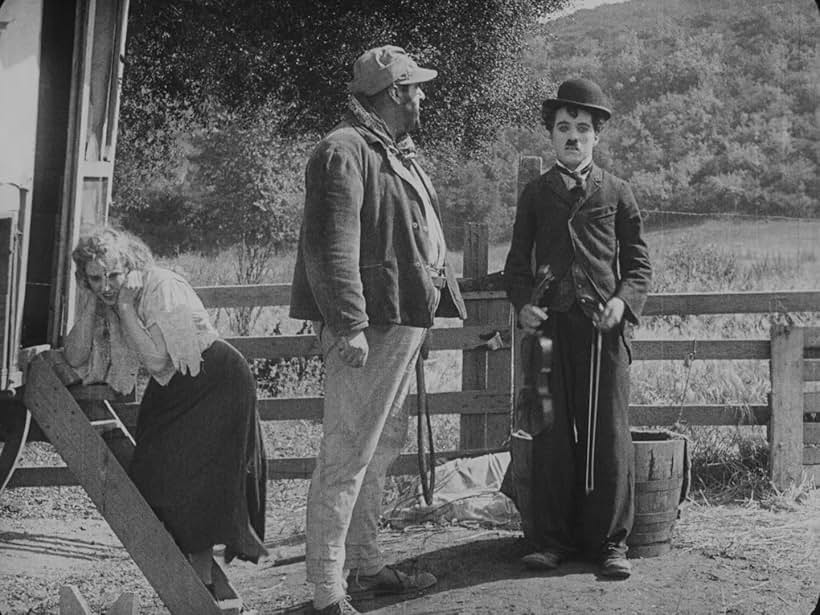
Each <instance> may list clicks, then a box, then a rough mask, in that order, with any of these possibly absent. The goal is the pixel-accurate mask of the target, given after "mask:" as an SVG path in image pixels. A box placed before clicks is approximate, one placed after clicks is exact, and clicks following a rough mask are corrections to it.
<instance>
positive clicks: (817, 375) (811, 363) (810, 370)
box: [803, 357, 820, 382]
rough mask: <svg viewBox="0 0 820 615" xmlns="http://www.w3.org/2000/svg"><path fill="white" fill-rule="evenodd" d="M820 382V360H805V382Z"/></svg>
mask: <svg viewBox="0 0 820 615" xmlns="http://www.w3.org/2000/svg"><path fill="white" fill-rule="evenodd" d="M818 380H820V359H806V358H805V357H804V358H803V381H804V382H816V381H818Z"/></svg>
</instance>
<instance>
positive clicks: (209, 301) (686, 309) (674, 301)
mask: <svg viewBox="0 0 820 615" xmlns="http://www.w3.org/2000/svg"><path fill="white" fill-rule="evenodd" d="M482 275H484V274H482ZM477 277H480V276H477ZM463 279H464V280H465V282H466V281H469V280H472V279H474V277H473V276H467V275H466V274H465V276H464V278H463ZM195 290H196V292H197V293H198V294H199V296H200V297H201V298H202V301H203V303H204V304H205V307H209V308H231V307H254V306H286V305H289V304H290V284H249V285H223V286H198V287H196V288H195ZM464 297H465V299H467V300H468V301H471V300H483V299H505V298H506V294H505V293H504V291H503V290H500V289H496V290H476V291H466V292H465V293H464ZM818 306H820V291H817V290H794V291H792V290H789V291H768V292H734V293H726V292H710V293H657V294H651V295H649V297H648V298H647V301H646V306H645V307H644V310H643V315H644V316H662V315H669V314H675V315H682V316H683V315H698V314H771V313H783V312H817V311H818ZM806 339H807V342H808V343H809V345H814V346H820V334H817V333H815V334H809V335H807V338H806ZM811 340H815V341H811Z"/></svg>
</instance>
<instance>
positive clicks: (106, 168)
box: [80, 160, 114, 179]
mask: <svg viewBox="0 0 820 615" xmlns="http://www.w3.org/2000/svg"><path fill="white" fill-rule="evenodd" d="M113 171H114V163H113V162H109V161H107V160H83V161H81V162H80V177H82V178H84V179H110V178H111V174H112V173H113Z"/></svg>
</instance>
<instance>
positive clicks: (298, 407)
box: [257, 390, 510, 421]
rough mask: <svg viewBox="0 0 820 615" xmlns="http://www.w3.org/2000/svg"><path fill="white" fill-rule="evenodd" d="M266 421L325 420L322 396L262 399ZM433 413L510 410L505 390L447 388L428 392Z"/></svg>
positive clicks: (410, 398) (411, 399)
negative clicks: (445, 390)
mask: <svg viewBox="0 0 820 615" xmlns="http://www.w3.org/2000/svg"><path fill="white" fill-rule="evenodd" d="M257 404H258V408H259V418H260V419H262V420H263V421H292V420H314V421H321V420H322V412H323V411H322V405H323V398H322V397H280V398H262V399H259V400H258V401H257ZM405 404H407V405H408V407H410V408H415V407H416V396H415V395H408V396H407V400H406V401H405ZM427 404H428V406H429V410H430V414H462V415H463V414H469V415H476V414H503V415H507V414H509V411H510V399H509V393H507V392H506V391H503V390H502V391H497V390H496V391H482V390H477V391H448V392H445V393H428V394H427Z"/></svg>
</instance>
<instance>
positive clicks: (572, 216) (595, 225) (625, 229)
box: [504, 166, 652, 323]
mask: <svg viewBox="0 0 820 615" xmlns="http://www.w3.org/2000/svg"><path fill="white" fill-rule="evenodd" d="M641 232H642V223H641V215H640V212H639V211H638V205H637V203H636V202H635V197H634V195H633V194H632V190H631V188H630V187H629V184H627V182H625V181H624V180H622V179H619V178H618V177H615V176H614V175H612V174H611V173H607V172H606V171H604V170H603V169H601V168H600V167H598V166H593V168H592V170H591V171H590V174H589V176H588V178H587V188H586V196H585V197H584V198H582V199H581V200H580V201H578V200H576V199H575V198H574V197H573V196H572V195H571V194H570V192H569V191H568V190H567V187H566V185H565V184H564V181H563V179H562V178H561V174H560V173H559V172H558V170H557V169H556V168H555V167H552V168H551V169H550V170H549V171H547V172H546V173H544V174H543V175H541V176H540V177H539V178H537V179H535V180H533V181H532V182H530V183H529V184H527V186H526V187H525V188H524V190H523V191H522V193H521V197H520V198H519V200H518V209H517V211H516V214H515V225H514V227H513V238H512V243H511V245H510V252H509V254H508V255H507V262H506V265H505V267H504V273H505V278H506V280H507V295H508V297H509V298H510V301H511V302H512V303H513V305H514V306H515V309H516V312H518V311H520V310H521V308H522V307H524V305H526V304H527V303H530V300H531V295H532V290H533V284H534V276H533V271H535V270H537V268H538V267H540V266H542V265H549V266H550V268H551V269H552V273H553V274H554V275H555V276H556V280H561V279H562V278H563V277H564V276H565V275H567V274H568V273H569V272H570V267H571V265H572V264H573V261H574V262H576V263H577V264H578V265H579V266H580V267H581V269H582V270H583V272H584V273H585V274H586V277H587V278H588V280H589V282H590V284H591V286H592V288H593V289H594V291H595V292H596V294H597V295H598V298H599V299H600V301H601V302H602V303H606V302H607V301H608V300H609V299H610V298H611V297H613V296H617V297H620V298H621V299H623V301H624V303H625V304H626V310H625V314H624V315H625V318H626V319H627V320H628V321H630V322H632V323H637V321H638V318H639V317H640V314H641V311H642V310H643V306H644V303H645V302H646V295H647V293H648V292H649V285H650V281H651V277H652V269H651V267H650V264H649V252H648V249H647V247H646V243H645V242H644V240H643V238H642V236H641ZM533 247H534V248H535V267H534V268H533V263H532V254H533ZM558 286H560V285H557V284H556V285H553V288H552V292H551V293H548V294H547V297H546V302H545V305H546V306H547V307H549V306H550V305H551V304H557V303H559V300H560V298H559V297H557V296H556V293H555V289H556V288H557V287H558Z"/></svg>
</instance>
